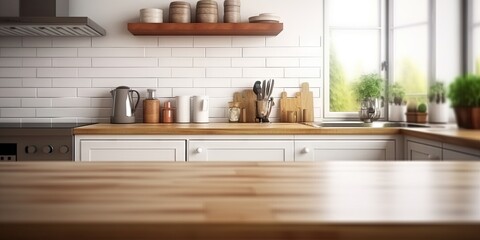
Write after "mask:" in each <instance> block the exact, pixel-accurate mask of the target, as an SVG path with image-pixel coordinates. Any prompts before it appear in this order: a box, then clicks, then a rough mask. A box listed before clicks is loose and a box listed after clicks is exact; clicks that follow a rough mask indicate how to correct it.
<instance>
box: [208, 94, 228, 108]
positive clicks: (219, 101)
mask: <svg viewBox="0 0 480 240" xmlns="http://www.w3.org/2000/svg"><path fill="white" fill-rule="evenodd" d="M231 101H233V95H232V97H230V96H229V97H225V98H217V97H216V98H212V99H210V102H209V103H210V107H211V108H224V109H225V110H226V108H228V102H231Z"/></svg>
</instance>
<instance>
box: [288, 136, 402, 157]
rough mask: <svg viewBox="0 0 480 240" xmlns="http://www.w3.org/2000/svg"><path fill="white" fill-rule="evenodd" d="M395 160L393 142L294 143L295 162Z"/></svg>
mask: <svg viewBox="0 0 480 240" xmlns="http://www.w3.org/2000/svg"><path fill="white" fill-rule="evenodd" d="M327 160H334V161H339V160H340V161H341V160H348V161H356V160H362V161H363V160H395V141H394V140H336V139H332V140H316V141H306V140H297V141H295V161H327Z"/></svg>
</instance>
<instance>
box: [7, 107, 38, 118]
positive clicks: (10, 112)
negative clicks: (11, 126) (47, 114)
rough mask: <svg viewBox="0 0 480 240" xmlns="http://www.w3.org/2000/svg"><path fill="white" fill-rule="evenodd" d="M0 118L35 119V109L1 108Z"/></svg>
mask: <svg viewBox="0 0 480 240" xmlns="http://www.w3.org/2000/svg"><path fill="white" fill-rule="evenodd" d="M0 115H1V117H2V118H5V117H9V118H11V117H13V118H17V117H20V118H24V117H32V118H33V117H35V108H2V111H1V112H0Z"/></svg>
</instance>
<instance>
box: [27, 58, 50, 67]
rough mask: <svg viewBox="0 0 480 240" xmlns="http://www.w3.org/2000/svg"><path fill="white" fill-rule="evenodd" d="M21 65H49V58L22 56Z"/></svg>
mask: <svg viewBox="0 0 480 240" xmlns="http://www.w3.org/2000/svg"><path fill="white" fill-rule="evenodd" d="M22 65H23V66H24V67H51V66H52V59H51V58H23V59H22Z"/></svg>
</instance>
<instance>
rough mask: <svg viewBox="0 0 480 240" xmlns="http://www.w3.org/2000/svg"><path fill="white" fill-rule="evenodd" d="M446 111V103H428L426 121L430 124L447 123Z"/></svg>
mask: <svg viewBox="0 0 480 240" xmlns="http://www.w3.org/2000/svg"><path fill="white" fill-rule="evenodd" d="M448 110H449V108H448V105H447V104H446V103H436V102H430V103H428V121H429V122H431V123H447V122H448Z"/></svg>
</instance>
